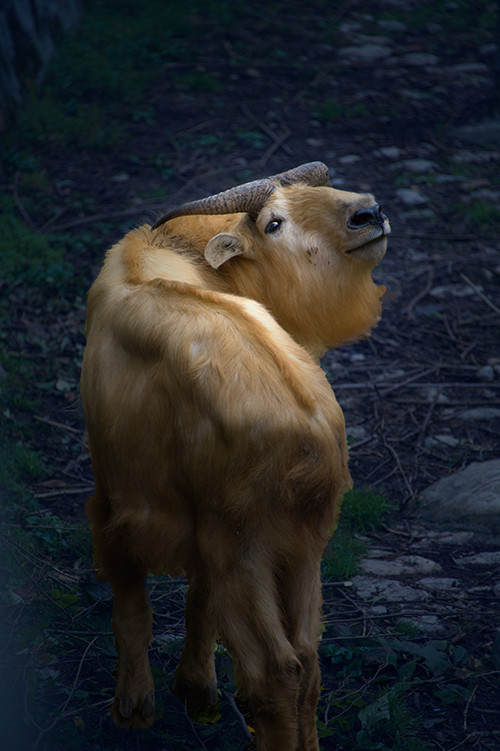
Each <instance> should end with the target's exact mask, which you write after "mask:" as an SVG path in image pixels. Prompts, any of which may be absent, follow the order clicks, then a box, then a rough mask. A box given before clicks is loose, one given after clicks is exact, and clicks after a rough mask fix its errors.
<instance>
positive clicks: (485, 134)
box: [0, 0, 500, 751]
mask: <svg viewBox="0 0 500 751" xmlns="http://www.w3.org/2000/svg"><path fill="white" fill-rule="evenodd" d="M485 9H486V10H485ZM479 11H481V13H482V14H483V15H484V14H485V13H486V11H489V12H490V15H489V16H488V18H490V19H491V18H493V16H492V15H491V4H488V3H483V4H481V5H480V7H479V6H478V9H477V13H474V12H472V10H471V9H470V8H469V7H468V4H466V3H465V4H464V3H462V2H457V3H448V4H447V5H446V8H444V6H443V8H440V7H438V8H433V7H432V6H431V4H428V3H416V2H409V1H405V2H402V1H401V2H400V1H399V0H383V1H382V0H380V2H375V1H374V0H366V1H365V2H361V1H360V0H351V1H349V2H342V3H338V4H337V7H336V8H335V10H334V11H332V10H331V9H330V10H329V11H328V12H326V11H325V8H324V7H323V4H322V3H321V2H318V3H317V4H315V3H312V7H306V6H302V5H299V4H294V3H291V4H290V5H289V7H287V12H286V15H285V14H282V12H281V10H280V9H279V8H278V7H277V5H275V4H272V6H271V7H270V8H269V9H268V12H267V13H253V14H251V16H250V17H249V18H250V22H249V24H248V25H245V24H240V25H239V26H238V28H232V29H231V30H224V31H220V30H219V29H218V28H217V25H216V24H215V23H214V22H211V21H210V20H208V21H207V19H204V18H202V17H199V18H194V19H193V24H194V26H195V27H196V29H197V35H198V36H197V37H196V39H197V48H196V55H195V62H193V63H190V64H185V63H183V64H182V65H177V64H176V63H175V59H173V61H172V63H171V64H170V65H168V66H166V67H165V68H164V69H163V72H162V73H161V75H159V77H158V80H157V81H156V83H155V85H154V87H153V88H152V89H151V91H150V92H149V95H148V97H147V98H146V99H145V100H144V102H143V103H142V105H141V108H139V109H137V111H136V117H134V118H131V119H130V122H129V123H128V124H127V137H126V142H125V144H124V145H122V146H120V148H118V149H111V150H109V151H108V152H103V151H102V150H101V151H93V150H91V149H83V150H78V151H76V150H75V151H72V150H65V151H64V153H62V154H61V153H58V152H57V149H55V148H52V147H51V146H50V145H48V146H47V149H46V154H45V159H46V164H47V169H48V173H49V175H51V177H55V176H57V186H56V187H55V188H54V191H55V192H56V193H57V200H58V204H59V207H58V210H57V211H55V212H52V213H46V214H44V207H43V206H40V207H37V208H36V209H35V208H27V207H26V204H25V202H24V201H23V195H22V191H20V190H19V189H18V187H16V184H15V183H14V184H13V186H12V185H11V186H10V188H11V189H12V190H13V191H14V195H16V199H17V201H18V204H19V207H20V211H24V212H25V213H26V220H27V221H29V222H34V224H35V225H36V226H38V227H43V229H44V231H50V232H52V233H63V232H64V233H67V232H70V233H73V236H74V237H75V238H78V235H79V233H84V232H86V231H87V230H88V229H89V228H92V227H94V226H97V225H99V226H100V227H101V228H102V244H101V246H100V247H96V248H95V252H93V253H89V252H88V250H85V251H83V252H82V251H77V252H76V255H75V265H76V263H77V262H78V263H80V264H81V266H82V267H83V268H85V269H88V273H87V276H88V279H87V281H88V283H89V284H90V281H91V276H92V273H95V270H96V269H97V268H98V266H99V264H100V262H101V258H102V252H103V250H104V248H105V246H106V244H109V243H110V242H112V241H114V240H116V239H117V237H118V236H119V235H120V233H121V232H123V231H124V229H126V228H127V226H131V224H133V223H138V222H142V221H145V220H152V219H154V218H155V217H157V216H158V215H159V214H160V213H163V212H164V210H165V208H166V207H167V204H168V205H172V204H176V203H180V202H182V201H183V200H188V199H190V198H194V197H198V196H202V195H207V194H209V193H213V192H216V191H217V190H219V189H223V188H226V187H229V186H231V185H234V184H236V183H237V182H242V181H244V180H246V179H250V178H252V177H257V176H262V175H267V174H273V173H276V172H279V171H283V170H284V169H287V168H288V167H291V166H294V165H296V164H299V163H302V162H306V161H311V160H315V159H321V160H322V161H325V162H327V163H328V164H329V165H330V166H331V176H332V182H333V184H334V185H335V186H336V187H342V188H346V189H352V190H363V191H366V190H370V191H372V192H373V193H374V194H375V195H376V197H377V199H378V200H379V201H380V203H382V204H383V206H384V210H385V211H386V213H387V214H388V215H389V217H390V220H391V224H392V228H393V233H392V237H391V238H390V242H389V250H388V253H387V256H386V258H385V259H384V261H383V263H382V264H381V266H380V268H379V270H377V277H378V278H379V279H380V281H381V282H383V283H384V284H386V286H387V288H388V292H387V295H386V304H385V307H384V316H383V320H382V321H381V323H380V325H379V326H378V328H377V329H376V331H375V332H374V333H373V335H372V337H371V339H369V340H367V341H364V342H360V343H357V344H355V345H353V346H350V347H346V348H343V349H342V350H339V351H337V352H331V353H328V354H327V355H326V356H325V358H324V361H323V364H324V367H325V370H326V371H327V373H328V377H329V379H330V381H331V383H332V385H333V387H334V389H335V392H336V395H337V398H338V400H339V402H340V403H341V405H342V407H343V409H344V412H345V415H346V422H347V426H348V428H347V431H348V437H349V440H350V443H351V466H352V473H353V476H354V479H355V482H356V483H357V485H358V486H361V487H369V488H376V489H382V490H383V491H384V492H385V493H386V494H387V495H388V496H389V497H390V498H391V499H393V500H394V501H395V502H396V505H397V513H395V515H394V517H393V518H392V520H391V521H390V522H389V523H388V526H387V528H386V529H385V530H384V531H383V533H381V534H378V533H377V535H368V536H367V538H366V542H367V544H368V553H367V555H366V557H365V558H364V560H363V562H362V566H361V570H360V572H359V573H358V574H357V575H356V576H355V577H354V578H352V580H350V581H349V582H347V583H345V584H344V583H341V584H338V583H325V613H326V623H327V630H326V632H325V637H324V640H323V647H324V650H323V651H322V661H323V675H324V683H325V695H324V697H323V699H322V702H321V704H320V711H319V718H320V721H321V722H323V723H324V727H325V728H327V727H328V723H329V721H331V719H332V717H333V716H335V717H338V722H339V723H341V721H342V716H343V714H345V712H346V711H347V709H346V708H350V709H351V710H352V704H353V702H354V699H351V698H350V697H351V691H352V690H353V686H352V684H350V683H349V680H353V681H354V685H355V687H356V690H359V691H360V692H361V695H364V694H363V691H365V692H366V691H367V690H368V689H369V688H370V687H373V685H374V684H375V685H376V682H377V681H378V680H380V679H381V677H382V675H384V674H386V673H388V672H389V673H390V671H392V673H391V675H394V676H395V677H396V678H397V680H398V681H399V683H401V684H403V683H404V685H405V688H404V691H405V692H406V695H407V697H408V702H409V705H410V708H411V710H412V711H413V712H414V713H416V714H417V715H418V716H419V717H420V718H421V719H422V722H423V725H422V727H423V730H422V731H421V733H420V736H421V737H423V738H424V739H425V741H426V742H427V743H428V747H429V748H432V749H436V751H443V749H446V751H454V749H458V748H463V749H464V750H465V749H467V750H468V749H474V750H476V749H477V750H478V751H493V750H496V749H500V735H499V729H500V686H499V680H498V679H499V675H500V672H499V671H500V654H499V652H500V645H499V640H498V635H497V634H498V627H499V623H500V620H499V616H500V606H499V599H498V598H499V595H500V591H499V573H500V547H499V544H498V534H499V530H498V522H496V521H494V519H495V517H494V516H490V517H488V518H487V520H486V522H485V523H483V524H480V525H478V527H477V528H476V527H475V528H474V530H469V529H468V528H467V525H466V524H465V525H464V524H463V520H462V524H461V525H460V524H458V528H457V519H456V518H455V516H454V513H451V514H450V515H449V516H448V517H446V519H445V520H444V521H443V520H442V521H441V522H440V523H439V524H436V522H435V521H434V522H432V521H429V520H428V519H427V518H424V517H423V516H422V510H421V506H420V503H419V499H420V494H421V493H422V491H424V490H425V489H426V488H428V487H429V486H431V485H432V484H433V483H435V482H436V481H438V480H440V479H441V478H443V477H448V476H451V475H454V474H455V473H458V472H459V471H460V470H461V469H463V468H464V467H466V466H468V465H469V464H471V463H473V462H485V461H491V460H494V459H496V458H497V457H498V449H499V445H500V441H499V435H500V350H499V346H498V345H499V332H500V319H499V316H500V296H499V294H498V290H499V283H500V255H499V252H498V251H499V247H498V234H497V233H498V230H499V228H500V208H499V207H500V182H499V179H498V171H499V164H500V119H499V118H498V114H497V113H498V95H497V91H498V70H497V69H496V68H495V54H496V52H497V47H496V40H495V35H494V28H493V25H492V24H488V23H486V22H485V21H484V20H483V19H482V17H481V18H479V17H478V14H479ZM249 12H250V11H249ZM464 19H465V22H464ZM202 81H204V82H205V83H204V85H203V86H202V85H201V82H202ZM76 186H77V187H78V191H80V193H81V194H82V195H83V196H85V197H87V198H91V201H90V202H87V203H85V201H81V202H80V205H79V207H78V206H76V204H75V202H74V201H72V200H70V198H71V197H72V194H74V193H75V191H76ZM90 269H92V272H91V271H90ZM23 295H24V296H23ZM11 299H12V316H13V317H12V321H13V323H12V331H11V334H12V336H11V340H12V342H13V346H14V347H19V348H22V347H24V348H27V349H28V350H29V349H30V348H31V350H30V351H31V352H32V353H33V355H34V356H39V357H41V358H42V360H43V358H44V357H45V358H57V363H58V373H57V378H56V379H55V382H54V388H53V389H52V391H51V392H50V394H49V392H47V399H46V402H45V407H44V411H43V413H40V414H39V415H38V418H37V419H38V420H39V421H40V422H43V423H44V424H45V426H51V427H50V430H52V431H53V433H52V434H51V436H50V438H49V439H48V440H47V441H46V445H45V450H46V452H48V453H49V454H50V457H51V460H52V461H53V463H54V466H55V467H56V471H55V473H54V476H53V477H52V478H50V480H44V481H43V483H41V484H39V485H37V486H34V488H33V490H34V491H35V493H36V495H37V498H38V499H39V500H40V502H42V503H44V504H47V508H51V509H53V510H54V509H56V510H57V511H58V512H60V513H61V514H62V515H64V516H65V518H69V519H71V518H76V519H81V518H82V504H83V501H84V499H85V497H86V495H87V494H88V492H89V489H90V488H91V483H92V478H91V472H90V465H89V462H88V458H87V455H86V453H85V450H84V446H83V421H82V418H81V414H80V413H79V412H78V410H77V409H75V405H76V404H77V388H78V387H77V381H78V370H77V367H75V352H76V353H77V361H78V357H79V356H80V355H81V352H82V349H83V345H84V340H83V336H82V328H83V320H84V302H83V299H80V301H79V303H78V304H77V305H76V306H75V307H74V308H73V309H72V310H71V311H66V312H65V311H63V312H62V313H58V312H57V311H56V312H54V306H53V304H52V303H51V302H50V303H49V304H47V305H45V304H43V305H41V304H39V303H38V302H37V303H36V305H38V307H37V309H36V310H35V309H30V300H29V299H27V296H26V294H25V293H24V292H23V291H22V289H18V290H17V291H16V290H14V291H13V292H12V296H11ZM51 306H52V307H51ZM41 341H43V347H42V352H41V354H40V347H39V342H41ZM77 364H78V362H76V365H77ZM0 375H1V374H0ZM68 407H70V408H71V409H70V411H68ZM61 415H63V417H61ZM459 477H460V476H459ZM479 494H480V488H479V487H477V486H473V487H472V488H471V491H470V495H471V499H472V502H474V500H475V499H476V498H479ZM498 513H500V512H498ZM495 525H497V526H496V527H495ZM460 526H461V527H462V528H460ZM464 526H465V528H463V527H464ZM492 531H493V532H496V535H492V534H490V533H491V532H492ZM155 592H156V594H155V593H153V602H155V609H156V610H157V611H158V618H159V620H160V622H161V624H162V625H163V626H167V625H169V626H170V627H171V630H172V633H173V634H174V637H176V638H177V637H178V638H181V636H182V630H181V629H182V626H181V625H179V624H180V621H179V618H180V612H181V609H182V602H180V603H178V602H177V601H176V600H175V598H173V599H172V594H171V600H170V602H171V603H172V602H173V603H176V604H175V606H173V605H172V604H171V605H170V606H169V609H168V610H167V611H166V610H165V592H164V591H163V590H161V589H160V590H158V589H156V590H155ZM155 598H156V599H155ZM162 608H163V609H162ZM395 634H399V635H400V637H401V638H400V640H399V641H398V640H397V639H396V636H395ZM403 635H406V636H405V638H403ZM408 635H411V637H412V641H411V642H410V641H409V638H406V637H408ZM359 639H365V640H368V641H367V642H366V644H368V643H369V640H370V639H372V640H376V642H377V645H378V647H377V648H378V650H379V653H380V655H381V657H380V659H379V661H378V662H377V663H376V664H371V665H367V664H366V663H365V662H363V663H362V667H360V665H359V664H357V663H356V664H355V661H356V659H358V658H359V660H361V658H362V656H363V655H362V653H361V652H360V650H359V648H358V647H355V645H356V643H357V644H360V643H361V642H359ZM384 639H385V640H386V641H384ZM343 640H344V641H343ZM356 640H358V641H357V642H356ZM370 643H371V642H370ZM333 644H335V645H339V644H340V645H341V647H340V648H342V649H343V647H342V645H343V644H345V645H347V646H346V647H345V650H347V651H345V652H343V653H342V655H341V656H342V659H343V660H344V662H343V668H342V670H339V671H337V666H338V664H339V660H340V657H339V654H340V653H339V651H338V650H339V647H338V646H337V647H335V649H337V652H332V651H331V650H330V651H328V650H329V649H330V647H332V645H333ZM363 644H365V642H363ZM372 646H373V644H372ZM164 647H165V642H164V641H162V640H161V638H160V639H159V640H158V642H157V649H156V652H158V655H159V656H160V657H161V659H167V658H166V657H165V654H164V651H165V650H164ZM332 649H333V647H332ZM362 649H364V647H361V650H362ZM384 650H385V651H384ZM380 655H379V656H380ZM109 659H111V658H109ZM101 662H102V663H103V664H101ZM104 662H105V661H102V660H101V661H100V662H99V669H100V670H101V671H102V674H105V673H106V674H107V671H108V670H109V665H107V664H104ZM360 664H361V663H360ZM80 667H81V665H80ZM94 668H95V665H94ZM356 671H357V672H356ZM88 680H90V678H89V679H88ZM405 681H406V683H405ZM402 690H403V689H402ZM333 693H336V695H337V696H340V697H342V700H343V703H342V702H340V703H339V702H337V704H335V703H334V701H333V699H332V698H331V697H332V696H333ZM325 697H326V698H325ZM328 697H330V698H328ZM169 700H170V699H169ZM375 701H376V700H374V703H375ZM373 711H374V712H379V714H380V713H381V715H380V716H381V717H382V718H383V716H384V715H383V713H384V707H380V706H379V707H377V706H375V707H374V709H373ZM96 722H101V720H96ZM356 722H357V725H356V727H354V725H353V726H352V727H349V728H348V729H347V730H346V731H345V734H344V736H342V737H347V736H348V735H349V734H350V735H351V736H352V735H353V733H354V731H355V730H356V732H359V728H360V727H361V725H360V724H359V722H360V721H358V720H356ZM364 723H365V724H364V725H363V731H362V732H365V731H366V733H368V735H366V737H365V740H363V737H362V736H360V740H359V744H360V745H359V746H357V747H356V748H358V747H359V748H366V749H377V748H381V746H377V745H376V741H375V740H374V737H375V736H370V737H371V739H372V740H371V741H370V742H371V744H372V745H368V740H366V739H367V738H368V736H369V735H370V727H371V726H370V718H369V717H368V719H367V718H366V715H365V716H364ZM340 726H341V725H339V727H340ZM193 732H194V731H193ZM408 732H409V731H408ZM47 738H50V735H47V736H45V735H44V736H43V741H44V742H45V740H46V739H47ZM193 738H195V736H193ZM38 740H39V742H40V744H39V745H40V747H42V745H43V744H42V743H41V740H42V739H41V738H40V736H39V739H38ZM144 742H145V744H146V745H145V746H144V747H145V748H146V747H147V748H149V746H147V739H145V741H144ZM126 743H129V741H126ZM205 743H206V744H207V745H205V746H202V745H200V743H199V740H196V739H195V740H193V741H192V744H191V745H189V743H188V741H186V745H185V747H186V748H193V749H195V748H202V747H204V748H215V746H212V745H210V742H209V741H208V740H206V741H205ZM362 743H365V745H364V746H363V745H362ZM322 744H323V748H324V749H326V750H327V749H333V748H335V747H336V746H335V743H334V739H333V738H332V737H331V736H330V735H328V733H327V730H325V731H324V737H323V740H322ZM122 747H123V746H122ZM128 747H129V746H128V745H127V748H128ZM130 747H132V746H130ZM134 747H135V746H134ZM351 747H352V748H354V746H350V745H347V742H344V741H342V742H341V745H338V748H339V749H340V748H351ZM403 747H404V746H398V748H401V749H402V748H403ZM165 748H168V749H169V748H171V746H169V745H168V743H167V745H165ZM172 748H173V747H172ZM383 748H385V746H384V747H383ZM394 748H396V746H395V745H394Z"/></svg>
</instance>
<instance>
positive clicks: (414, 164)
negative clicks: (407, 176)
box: [394, 159, 439, 174]
mask: <svg viewBox="0 0 500 751" xmlns="http://www.w3.org/2000/svg"><path fill="white" fill-rule="evenodd" d="M398 166H401V167H403V168H404V169H406V170H408V171H409V172H415V173H417V174H424V173H426V172H433V171H434V170H436V169H439V165H438V164H436V162H433V161H432V160H431V159H406V160H405V161H404V162H401V164H400V165H396V164H395V165H394V167H398Z"/></svg>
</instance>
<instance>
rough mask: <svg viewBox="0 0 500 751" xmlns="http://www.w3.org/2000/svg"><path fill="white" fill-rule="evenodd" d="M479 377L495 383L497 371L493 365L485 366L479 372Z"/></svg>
mask: <svg viewBox="0 0 500 751" xmlns="http://www.w3.org/2000/svg"><path fill="white" fill-rule="evenodd" d="M477 376H478V378H480V379H481V380H482V381H494V380H495V371H494V370H493V367H492V366H491V365H484V366H483V367H482V368H480V369H479V370H478V371H477Z"/></svg>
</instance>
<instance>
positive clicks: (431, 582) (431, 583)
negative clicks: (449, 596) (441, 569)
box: [418, 576, 460, 592]
mask: <svg viewBox="0 0 500 751" xmlns="http://www.w3.org/2000/svg"><path fill="white" fill-rule="evenodd" d="M418 584H419V586H421V587H426V589H431V590H434V589H435V590H437V591H438V592H446V591H447V590H448V589H454V588H455V587H458V586H459V584H460V582H459V581H458V579H453V578H446V577H434V576H427V577H425V578H424V579H420V581H419V582H418Z"/></svg>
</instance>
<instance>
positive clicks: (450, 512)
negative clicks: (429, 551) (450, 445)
mask: <svg viewBox="0 0 500 751" xmlns="http://www.w3.org/2000/svg"><path fill="white" fill-rule="evenodd" d="M419 511H420V514H421V515H422V517H423V518H424V519H426V520H427V521H430V522H434V523H438V524H441V525H446V527H447V529H466V530H472V531H475V532H478V533H481V534H483V535H486V536H488V535H494V536H496V535H500V459H492V460H490V461H487V462H473V463H472V464H469V466H468V467H466V468H465V469H464V470H461V471H460V472H455V474H453V475H450V476H449V477H443V478H442V479H441V480H438V481H437V482H435V483H434V484H433V485H431V486H429V487H428V488H427V489H426V490H424V491H423V493H421V494H420V497H419ZM499 556H500V553H499Z"/></svg>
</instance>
